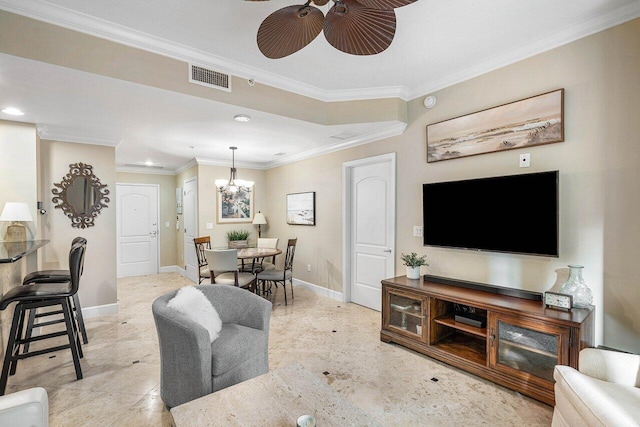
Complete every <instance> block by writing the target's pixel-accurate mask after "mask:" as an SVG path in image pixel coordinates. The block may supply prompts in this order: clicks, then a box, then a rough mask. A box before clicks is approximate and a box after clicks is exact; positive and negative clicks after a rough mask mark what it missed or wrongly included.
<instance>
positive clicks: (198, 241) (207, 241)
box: [193, 236, 211, 283]
mask: <svg viewBox="0 0 640 427" xmlns="http://www.w3.org/2000/svg"><path fill="white" fill-rule="evenodd" d="M193 243H194V245H195V246H196V257H197V258H198V283H202V280H203V279H208V278H210V277H211V273H210V272H209V268H208V266H207V259H206V257H205V256H204V251H205V249H211V236H203V237H194V239H193Z"/></svg>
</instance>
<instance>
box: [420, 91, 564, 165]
mask: <svg viewBox="0 0 640 427" xmlns="http://www.w3.org/2000/svg"><path fill="white" fill-rule="evenodd" d="M562 141H564V89H558V90H554V91H553V92H547V93H543V94H541V95H537V96H532V97H530V98H526V99H521V100H519V101H515V102H510V103H508V104H504V105H500V106H498V107H494V108H488V109H486V110H482V111H478V112H476V113H472V114H467V115H466V116H460V117H456V118H454V119H449V120H444V121H442V122H438V123H434V124H430V125H428V126H427V163H431V162H439V161H442V160H449V159H457V158H460V157H467V156H475V155H478V154H484V153H494V152H497V151H505V150H513V149H516V148H523V147H531V146H534V145H542V144H552V143H554V142H562Z"/></svg>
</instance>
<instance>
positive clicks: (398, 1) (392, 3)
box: [357, 0, 418, 10]
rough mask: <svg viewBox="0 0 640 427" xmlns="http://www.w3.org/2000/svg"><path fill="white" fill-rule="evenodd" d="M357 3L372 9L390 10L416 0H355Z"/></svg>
mask: <svg viewBox="0 0 640 427" xmlns="http://www.w3.org/2000/svg"><path fill="white" fill-rule="evenodd" d="M357 1H358V3H360V4H361V5H363V6H365V7H371V8H373V9H382V10H390V9H396V8H398V7H402V6H406V5H408V4H411V3H414V2H416V1H418V0H357Z"/></svg>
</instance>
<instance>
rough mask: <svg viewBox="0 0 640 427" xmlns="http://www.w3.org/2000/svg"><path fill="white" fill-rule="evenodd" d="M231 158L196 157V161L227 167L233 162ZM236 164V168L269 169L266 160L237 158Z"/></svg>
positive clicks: (200, 163)
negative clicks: (252, 160)
mask: <svg viewBox="0 0 640 427" xmlns="http://www.w3.org/2000/svg"><path fill="white" fill-rule="evenodd" d="M229 160H231V159H207V158H204V157H196V163H197V164H199V165H205V166H223V167H225V168H230V167H231V162H230V161H229ZM235 164H236V168H243V169H258V170H265V169H268V167H266V166H265V163H264V162H239V161H237V160H236V161H235Z"/></svg>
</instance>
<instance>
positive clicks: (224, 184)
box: [215, 168, 254, 193]
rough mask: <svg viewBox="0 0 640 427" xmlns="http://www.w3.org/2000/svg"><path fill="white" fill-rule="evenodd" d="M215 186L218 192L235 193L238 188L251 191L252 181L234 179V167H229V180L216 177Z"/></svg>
mask: <svg viewBox="0 0 640 427" xmlns="http://www.w3.org/2000/svg"><path fill="white" fill-rule="evenodd" d="M215 184H216V187H218V188H219V189H220V192H225V191H226V192H230V193H237V192H238V191H239V190H244V191H251V188H252V187H253V184H254V183H253V181H245V180H244V179H236V168H231V176H230V177H229V180H228V181H227V180H226V179H216V180H215Z"/></svg>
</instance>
